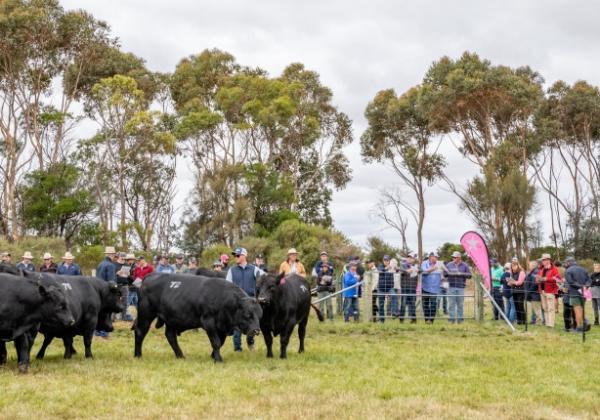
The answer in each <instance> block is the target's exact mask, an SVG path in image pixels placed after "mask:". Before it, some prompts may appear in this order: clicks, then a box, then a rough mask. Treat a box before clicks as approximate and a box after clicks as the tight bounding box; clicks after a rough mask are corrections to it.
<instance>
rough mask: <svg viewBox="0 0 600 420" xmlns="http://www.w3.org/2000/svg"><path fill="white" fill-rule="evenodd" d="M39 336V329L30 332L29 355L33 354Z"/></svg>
mask: <svg viewBox="0 0 600 420" xmlns="http://www.w3.org/2000/svg"><path fill="white" fill-rule="evenodd" d="M37 334H38V330H37V327H35V328H33V329H31V330H30V331H29V354H31V349H32V348H33V343H34V342H35V338H36V337H37Z"/></svg>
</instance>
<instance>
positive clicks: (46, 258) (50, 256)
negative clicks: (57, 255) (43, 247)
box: [42, 252, 53, 260]
mask: <svg viewBox="0 0 600 420" xmlns="http://www.w3.org/2000/svg"><path fill="white" fill-rule="evenodd" d="M52 258H53V257H52V254H50V253H49V252H45V253H44V256H43V257H42V259H44V260H51V259H52Z"/></svg>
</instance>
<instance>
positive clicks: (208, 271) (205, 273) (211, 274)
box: [196, 267, 227, 279]
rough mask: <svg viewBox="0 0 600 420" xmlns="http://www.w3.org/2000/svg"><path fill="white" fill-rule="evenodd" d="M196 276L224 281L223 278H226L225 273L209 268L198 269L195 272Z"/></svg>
mask: <svg viewBox="0 0 600 420" xmlns="http://www.w3.org/2000/svg"><path fill="white" fill-rule="evenodd" d="M196 275H197V276H204V277H217V278H220V279H224V278H225V277H227V271H216V270H211V269H210V268H203V267H200V268H198V269H197V270H196Z"/></svg>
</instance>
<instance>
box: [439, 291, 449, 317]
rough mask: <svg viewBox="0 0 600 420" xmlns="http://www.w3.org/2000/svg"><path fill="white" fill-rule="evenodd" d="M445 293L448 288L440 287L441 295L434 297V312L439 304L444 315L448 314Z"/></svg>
mask: <svg viewBox="0 0 600 420" xmlns="http://www.w3.org/2000/svg"><path fill="white" fill-rule="evenodd" d="M447 294H448V289H444V288H442V291H441V292H440V295H443V296H439V297H438V298H437V299H436V301H437V306H436V312H437V311H439V309H440V306H441V307H442V311H444V315H448V298H447V297H446V295H447Z"/></svg>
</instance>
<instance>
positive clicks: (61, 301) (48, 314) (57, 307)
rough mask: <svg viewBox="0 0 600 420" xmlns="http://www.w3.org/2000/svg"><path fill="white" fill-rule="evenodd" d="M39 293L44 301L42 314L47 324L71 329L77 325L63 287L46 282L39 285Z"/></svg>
mask: <svg viewBox="0 0 600 420" xmlns="http://www.w3.org/2000/svg"><path fill="white" fill-rule="evenodd" d="M38 291H39V293H40V295H41V296H42V299H43V300H42V304H41V306H40V312H41V313H42V316H43V317H44V322H45V323H47V324H50V325H57V326H60V327H70V326H72V325H73V324H74V323H75V319H74V318H73V314H72V313H71V310H70V309H69V304H68V301H67V297H66V295H65V292H64V290H63V288H62V287H60V286H59V285H58V284H53V283H48V282H44V283H40V284H39V285H38Z"/></svg>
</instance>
